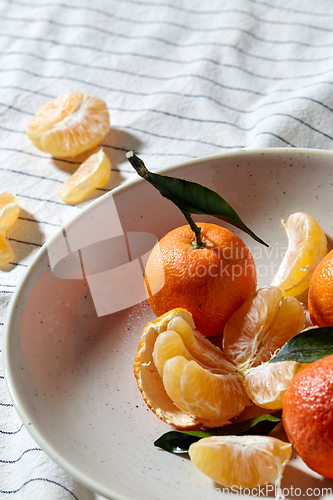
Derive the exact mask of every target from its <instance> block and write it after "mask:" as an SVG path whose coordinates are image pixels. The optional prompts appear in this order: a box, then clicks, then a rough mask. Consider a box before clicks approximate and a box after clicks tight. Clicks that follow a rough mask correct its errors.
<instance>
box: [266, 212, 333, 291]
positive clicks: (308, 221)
mask: <svg viewBox="0 0 333 500" xmlns="http://www.w3.org/2000/svg"><path fill="white" fill-rule="evenodd" d="M285 229H286V232H287V236H288V249H287V252H286V254H285V256H284V258H283V260H282V262H281V265H280V267H279V269H278V272H277V274H276V276H275V277H274V279H273V281H272V286H277V287H279V288H280V289H281V290H282V293H283V295H284V296H285V297H290V296H297V295H300V294H301V293H303V292H304V291H305V290H307V289H308V288H309V284H310V279H311V276H312V274H313V271H314V270H315V268H316V266H317V264H319V262H320V261H321V259H322V258H323V257H324V255H326V253H327V240H326V236H325V233H324V232H323V230H322V229H321V227H320V225H319V224H318V222H317V221H316V220H315V219H314V218H313V217H311V216H310V215H307V214H305V213H303V212H296V213H294V214H291V215H290V216H289V218H288V220H287V222H286V223H285Z"/></svg>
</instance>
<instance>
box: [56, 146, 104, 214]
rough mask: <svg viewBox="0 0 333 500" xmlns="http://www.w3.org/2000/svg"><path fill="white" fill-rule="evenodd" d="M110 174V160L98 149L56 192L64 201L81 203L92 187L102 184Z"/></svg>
mask: <svg viewBox="0 0 333 500" xmlns="http://www.w3.org/2000/svg"><path fill="white" fill-rule="evenodd" d="M110 175H111V164H110V160H109V158H108V157H107V155H106V154H105V152H104V151H103V149H100V150H99V151H98V153H95V154H93V155H91V156H89V158H88V159H87V160H86V161H85V162H83V163H82V164H81V165H80V166H79V168H78V169H77V170H76V171H75V172H74V174H73V175H72V176H71V177H69V178H68V179H67V181H66V182H65V183H64V184H63V185H62V186H61V188H60V189H59V191H58V194H59V196H60V198H61V199H62V200H63V201H64V202H65V203H68V204H72V205H73V204H76V203H81V202H82V201H84V199H85V198H86V197H87V196H88V195H89V194H90V193H91V192H92V191H93V190H94V189H96V188H99V187H102V186H104V184H105V183H106V182H107V181H108V180H109V178H110Z"/></svg>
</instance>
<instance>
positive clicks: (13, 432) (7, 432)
mask: <svg viewBox="0 0 333 500" xmlns="http://www.w3.org/2000/svg"><path fill="white" fill-rule="evenodd" d="M22 428H23V424H21V427H19V428H18V429H17V431H3V430H2V429H0V433H1V434H18V433H19V432H20V431H21V430H22Z"/></svg>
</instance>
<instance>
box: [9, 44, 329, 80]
mask: <svg viewBox="0 0 333 500" xmlns="http://www.w3.org/2000/svg"><path fill="white" fill-rule="evenodd" d="M0 55H1V56H2V57H4V56H11V55H24V56H25V57H26V56H29V57H32V58H34V59H38V60H40V61H43V62H48V63H55V62H56V63H58V62H60V63H65V64H69V65H71V66H79V67H80V68H85V69H92V70H99V71H108V72H110V73H120V74H125V75H129V76H133V77H138V78H147V79H149V80H158V81H169V80H176V79H180V78H188V77H191V78H198V79H202V80H204V81H207V80H208V81H210V82H211V81H212V80H211V79H210V78H207V77H204V76H202V75H197V74H181V75H174V76H170V75H168V76H161V75H146V74H143V73H137V72H135V71H128V70H125V69H120V68H110V67H108V66H94V65H92V64H87V63H80V62H78V61H70V60H68V59H64V58H60V57H58V58H50V57H42V56H40V55H38V54H34V53H32V52H24V51H15V52H0ZM208 61H209V62H211V63H214V64H215V65H216V66H219V67H221V68H228V69H234V70H236V71H240V72H241V73H245V74H246V75H249V76H251V77H253V78H259V79H262V80H270V81H279V82H280V81H291V80H300V79H305V78H318V77H320V76H325V75H327V74H330V73H331V71H332V69H333V68H328V69H325V71H322V72H321V73H318V72H315V73H313V74H310V75H295V76H288V75H283V76H279V77H278V76H272V75H261V74H259V73H255V72H253V71H250V70H248V69H246V68H245V67H243V66H237V65H236V64H228V63H222V62H218V61H214V60H212V59H211V60H208ZM213 82H214V83H215V85H222V84H219V83H218V82H216V81H215V80H213Z"/></svg>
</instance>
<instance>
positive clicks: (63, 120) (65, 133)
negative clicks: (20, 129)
mask: <svg viewBox="0 0 333 500" xmlns="http://www.w3.org/2000/svg"><path fill="white" fill-rule="evenodd" d="M109 129H110V117H109V112H108V109H107V106H106V104H105V102H104V101H103V100H102V99H100V98H99V97H90V96H89V94H88V93H86V94H82V93H81V92H78V91H73V92H69V93H67V94H63V95H61V96H60V97H58V98H57V99H54V100H53V101H50V102H48V103H46V104H44V106H42V107H41V108H40V109H39V110H38V111H37V113H36V115H35V116H34V118H33V119H32V120H31V122H30V123H29V125H28V126H27V127H26V134H27V136H28V137H29V139H31V140H32V142H33V143H34V145H35V146H36V147H37V148H38V149H40V150H41V151H44V152H46V153H50V154H51V155H53V156H59V157H64V156H76V155H78V154H80V153H83V152H84V151H88V150H89V149H92V148H94V147H96V146H97V145H98V144H99V143H100V142H101V140H102V139H103V138H104V137H105V136H106V134H107V133H108V131H109Z"/></svg>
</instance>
